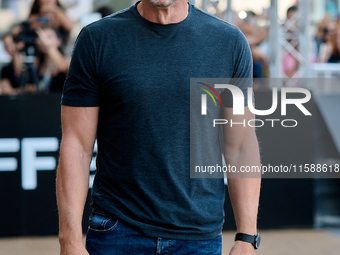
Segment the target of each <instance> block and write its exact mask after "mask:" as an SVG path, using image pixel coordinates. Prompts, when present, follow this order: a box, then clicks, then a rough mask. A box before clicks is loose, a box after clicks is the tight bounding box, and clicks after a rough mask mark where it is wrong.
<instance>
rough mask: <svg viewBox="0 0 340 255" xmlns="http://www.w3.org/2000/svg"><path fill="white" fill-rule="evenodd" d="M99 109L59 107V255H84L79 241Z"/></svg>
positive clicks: (80, 240)
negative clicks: (60, 131)
mask: <svg viewBox="0 0 340 255" xmlns="http://www.w3.org/2000/svg"><path fill="white" fill-rule="evenodd" d="M98 113H99V107H70V106H62V107H61V121H62V141H61V145H60V159H59V166H58V171H57V202H58V211H59V241H60V245H61V252H60V254H62V255H66V254H67V255H68V254H70V255H71V254H72V255H73V254H88V253H87V252H86V250H85V248H84V245H83V241H82V216H83V210H84V205H85V202H86V197H87V193H88V187H89V171H90V170H89V166H90V163H91V159H92V154H93V146H94V142H95V138H96V132H97V123H98Z"/></svg>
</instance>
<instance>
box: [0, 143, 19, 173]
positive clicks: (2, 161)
mask: <svg viewBox="0 0 340 255" xmlns="http://www.w3.org/2000/svg"><path fill="white" fill-rule="evenodd" d="M19 150H20V140H19V139H18V138H2V139H0V153H1V152H2V153H4V152H6V153H15V152H18V151H19ZM17 168H18V161H17V159H16V158H14V157H6V158H5V157H4V158H0V172H11V171H15V170H17Z"/></svg>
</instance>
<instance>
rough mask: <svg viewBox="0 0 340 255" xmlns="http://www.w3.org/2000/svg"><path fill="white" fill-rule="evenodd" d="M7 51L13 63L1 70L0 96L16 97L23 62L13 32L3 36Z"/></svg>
mask: <svg viewBox="0 0 340 255" xmlns="http://www.w3.org/2000/svg"><path fill="white" fill-rule="evenodd" d="M1 39H2V41H3V43H4V46H5V50H6V51H7V53H8V54H9V55H10V56H11V57H12V60H11V62H10V63H9V64H8V65H6V66H4V67H3V68H2V70H1V76H0V77H1V79H0V94H1V95H16V94H18V93H19V91H20V90H19V87H20V72H21V60H20V54H19V51H18V45H17V44H16V43H15V42H14V39H13V34H12V32H7V33H5V34H4V35H3V36H2V38H1Z"/></svg>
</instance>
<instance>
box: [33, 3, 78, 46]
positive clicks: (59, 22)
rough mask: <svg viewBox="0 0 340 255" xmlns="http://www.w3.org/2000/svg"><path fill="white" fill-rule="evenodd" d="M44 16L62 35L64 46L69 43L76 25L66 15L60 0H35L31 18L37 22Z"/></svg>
mask: <svg viewBox="0 0 340 255" xmlns="http://www.w3.org/2000/svg"><path fill="white" fill-rule="evenodd" d="M41 17H44V18H46V19H47V20H48V25H49V26H51V27H55V28H56V29H57V30H58V32H59V33H60V35H61V38H62V47H64V46H65V45H66V44H67V40H68V36H69V34H70V31H71V30H72V28H73V27H74V23H73V21H72V20H71V19H70V18H69V17H68V16H67V15H66V13H65V10H64V8H63V7H62V5H61V4H60V2H59V0H34V2H33V5H32V9H31V12H30V15H29V19H30V21H32V22H35V21H36V20H37V19H39V18H41Z"/></svg>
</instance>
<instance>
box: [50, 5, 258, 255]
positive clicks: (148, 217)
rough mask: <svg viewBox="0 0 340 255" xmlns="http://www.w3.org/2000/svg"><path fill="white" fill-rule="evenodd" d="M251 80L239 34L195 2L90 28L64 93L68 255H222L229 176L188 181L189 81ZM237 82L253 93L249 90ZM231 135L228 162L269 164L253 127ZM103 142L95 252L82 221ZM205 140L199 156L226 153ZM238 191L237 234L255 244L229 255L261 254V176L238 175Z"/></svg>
mask: <svg viewBox="0 0 340 255" xmlns="http://www.w3.org/2000/svg"><path fill="white" fill-rule="evenodd" d="M251 75H252V59H251V52H250V49H249V46H248V44H247V41H246V39H245V37H244V35H243V34H242V33H241V32H240V30H239V29H238V28H236V27H234V26H232V25H230V24H227V23H226V22H224V21H222V20H220V19H218V18H216V17H214V16H212V15H210V14H208V13H205V12H203V11H201V10H199V9H198V8H196V7H194V6H193V5H191V4H188V2H187V0H142V1H141V2H137V3H136V4H135V5H134V6H131V7H130V8H128V9H126V10H123V11H121V12H118V13H115V14H113V15H110V16H108V17H106V18H104V19H102V20H100V21H98V22H95V23H92V24H90V25H88V26H86V27H85V28H83V30H82V31H81V33H80V34H79V36H78V39H77V42H76V45H75V48H74V51H73V56H72V61H71V65H70V70H69V73H68V77H67V79H66V82H65V85H64V92H63V96H62V114H61V117H62V130H63V138H62V142H61V149H60V163H59V168H58V175H57V199H58V209H59V218H60V231H59V239H60V244H61V254H62V255H66V254H77V255H78V254H124V255H125V254H202V255H203V254H209V255H213V254H221V249H222V241H221V240H222V239H221V230H222V225H223V221H224V211H223V205H224V200H225V197H224V182H223V179H222V178H190V171H189V168H190V148H191V147H190V143H191V141H190V79H191V78H248V79H249V78H251ZM238 86H239V88H240V89H241V90H242V91H243V92H244V94H245V97H246V95H247V94H246V93H245V92H246V91H247V86H251V84H249V83H240V84H239V85H238ZM222 98H223V97H222ZM224 106H225V107H223V114H224V118H225V119H231V118H233V121H234V122H238V121H239V122H241V121H243V120H245V121H246V122H247V121H248V120H250V119H254V116H253V114H252V113H250V111H249V109H248V107H247V106H245V114H244V115H242V116H234V115H233V109H232V104H231V103H228V102H227V103H226V104H224ZM214 109H215V110H214V111H215V113H217V112H216V111H220V110H221V111H222V108H214ZM197 132H198V133H196V134H195V135H196V136H197V137H202V135H204V136H205V137H206V138H207V139H211V140H216V138H217V137H216V134H215V133H214V132H212V133H205V134H203V133H200V132H203V131H199V129H198V131H197ZM223 137H224V143H223V144H224V157H225V160H226V162H227V163H228V164H230V165H233V166H236V167H241V166H244V165H259V164H260V159H259V150H258V144H257V139H256V135H255V130H254V128H252V127H249V126H247V127H241V128H239V127H237V128H235V127H234V128H232V127H228V126H227V125H226V126H225V127H224V136H223ZM96 138H97V142H98V154H97V162H96V163H97V172H96V176H95V180H94V184H93V191H92V199H93V212H92V214H91V216H90V223H89V229H88V232H87V240H86V249H85V247H84V246H83V244H82V229H81V220H82V213H83V209H84V204H85V200H86V195H87V190H88V179H89V165H90V162H91V159H92V150H93V145H94V142H95V139H96ZM196 143H197V144H196V145H195V148H196V150H197V153H198V155H203V157H204V155H208V154H207V153H206V152H207V151H209V153H210V155H213V154H214V155H220V154H221V149H220V148H219V146H216V147H214V146H210V147H209V148H208V147H206V146H200V144H199V141H197V142H196ZM228 186H229V194H230V198H231V202H232V205H233V209H234V213H235V220H236V224H237V231H238V232H239V233H242V234H244V236H246V235H249V236H248V237H249V238H250V239H249V238H248V239H245V240H239V241H236V243H235V245H234V247H233V248H232V251H231V253H230V254H232V255H241V254H242V255H245V254H255V248H254V246H255V245H254V242H253V241H251V238H253V237H254V238H255V237H256V236H255V235H256V233H257V230H256V219H257V207H258V201H259V190H260V179H257V178H250V179H248V178H230V179H229V183H228ZM241 239H242V238H241Z"/></svg>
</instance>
